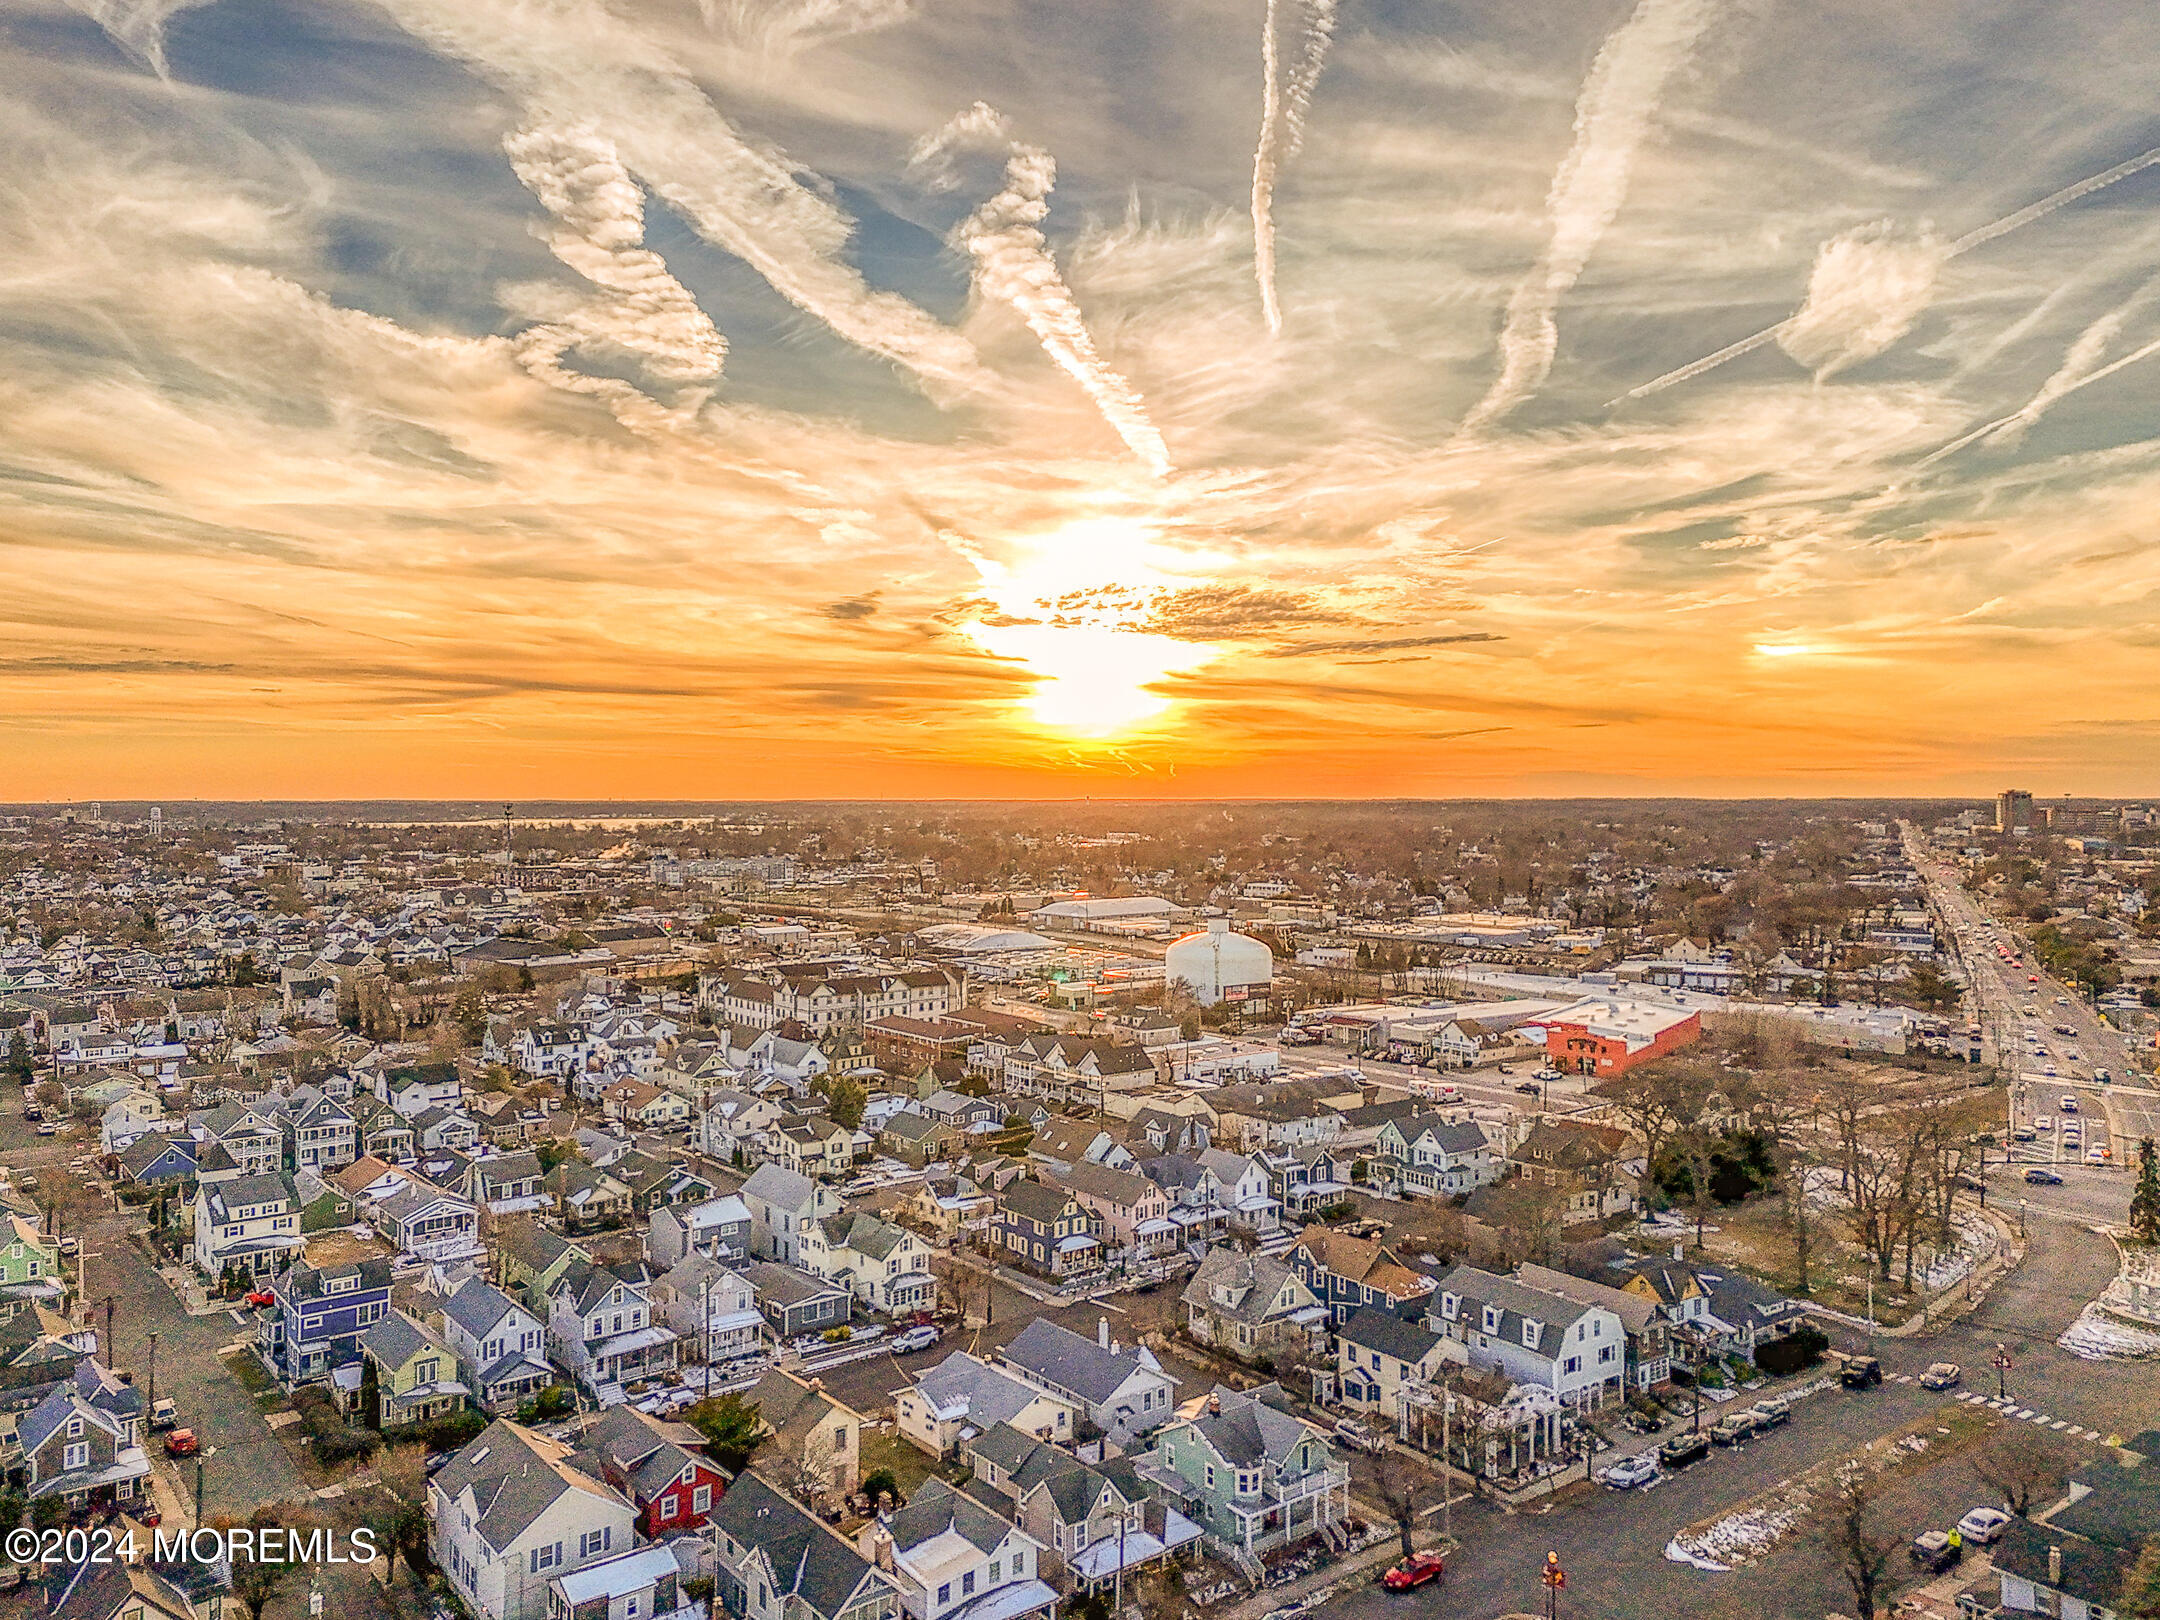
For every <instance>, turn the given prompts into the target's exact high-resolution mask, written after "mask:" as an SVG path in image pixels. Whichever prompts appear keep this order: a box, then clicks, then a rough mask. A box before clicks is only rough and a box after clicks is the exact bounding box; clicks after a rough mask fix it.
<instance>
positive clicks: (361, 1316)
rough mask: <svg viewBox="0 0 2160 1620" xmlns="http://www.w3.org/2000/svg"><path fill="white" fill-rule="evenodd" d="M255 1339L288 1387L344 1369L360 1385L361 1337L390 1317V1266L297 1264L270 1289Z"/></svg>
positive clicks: (385, 1262) (380, 1263)
mask: <svg viewBox="0 0 2160 1620" xmlns="http://www.w3.org/2000/svg"><path fill="white" fill-rule="evenodd" d="M270 1292H271V1293H273V1294H275V1295H276V1296H277V1303H276V1304H275V1305H272V1306H265V1307H264V1309H263V1312H262V1316H261V1319H260V1324H261V1325H260V1328H259V1330H258V1333H257V1341H258V1344H259V1346H260V1348H261V1350H262V1357H263V1360H264V1361H266V1362H268V1363H269V1364H270V1369H271V1371H273V1372H275V1373H276V1374H277V1375H278V1379H279V1381H280V1382H281V1383H283V1384H284V1385H285V1386H286V1387H287V1388H288V1389H290V1388H292V1387H294V1386H295V1385H299V1384H312V1383H316V1382H318V1381H320V1380H322V1379H325V1378H329V1377H331V1375H332V1374H333V1373H334V1372H335V1371H336V1370H337V1369H338V1368H341V1367H349V1368H351V1369H352V1371H351V1373H350V1374H349V1375H348V1376H350V1378H351V1381H352V1387H353V1390H354V1391H355V1392H357V1391H358V1389H359V1387H360V1382H359V1376H358V1375H359V1367H360V1335H361V1334H363V1333H365V1332H366V1331H367V1330H368V1329H369V1328H371V1327H373V1326H374V1325H375V1324H376V1323H378V1322H380V1321H382V1320H384V1319H385V1318H386V1317H388V1316H389V1314H390V1262H389V1261H388V1260H359V1261H355V1262H353V1263H351V1264H349V1265H342V1266H329V1267H326V1268H324V1269H322V1270H317V1269H316V1268H315V1267H313V1266H311V1265H309V1264H307V1263H306V1262H305V1261H296V1262H294V1263H293V1264H292V1265H291V1266H289V1267H287V1268H286V1270H285V1272H284V1274H283V1275H282V1276H280V1277H279V1278H278V1279H277V1280H276V1281H275V1282H273V1283H271V1285H270Z"/></svg>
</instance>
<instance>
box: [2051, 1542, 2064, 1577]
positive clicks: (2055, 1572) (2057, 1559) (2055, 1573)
mask: <svg viewBox="0 0 2160 1620" xmlns="http://www.w3.org/2000/svg"><path fill="white" fill-rule="evenodd" d="M2048 1585H2050V1586H2061V1585H2062V1548H2061V1546H2060V1545H2056V1546H2051V1547H2049V1548H2048Z"/></svg>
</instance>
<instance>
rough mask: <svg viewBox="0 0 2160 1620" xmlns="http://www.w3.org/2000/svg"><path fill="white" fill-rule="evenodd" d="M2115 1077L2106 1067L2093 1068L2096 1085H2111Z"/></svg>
mask: <svg viewBox="0 0 2160 1620" xmlns="http://www.w3.org/2000/svg"><path fill="white" fill-rule="evenodd" d="M2114 1079H2115V1077H2114V1076H2113V1075H2112V1074H2109V1073H2108V1072H2107V1070H2105V1069H2095V1070H2093V1084H2094V1085H2096V1086H2105V1085H2111V1084H2113V1083H2114Z"/></svg>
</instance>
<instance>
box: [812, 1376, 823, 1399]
mask: <svg viewBox="0 0 2160 1620" xmlns="http://www.w3.org/2000/svg"><path fill="white" fill-rule="evenodd" d="M810 1387H811V1388H812V1389H814V1390H816V1391H817V1392H818V1393H819V1394H820V1395H822V1394H824V1393H825V1380H824V1379H822V1378H813V1379H811V1380H810Z"/></svg>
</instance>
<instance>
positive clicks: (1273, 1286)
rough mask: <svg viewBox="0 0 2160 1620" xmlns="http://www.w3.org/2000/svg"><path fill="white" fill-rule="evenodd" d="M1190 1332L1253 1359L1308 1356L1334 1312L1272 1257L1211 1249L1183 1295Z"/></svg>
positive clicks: (1199, 1339)
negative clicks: (1287, 1355)
mask: <svg viewBox="0 0 2160 1620" xmlns="http://www.w3.org/2000/svg"><path fill="white" fill-rule="evenodd" d="M1182 1302H1183V1304H1184V1306H1185V1326H1186V1331H1187V1332H1189V1333H1191V1334H1192V1336H1193V1337H1194V1338H1195V1339H1197V1340H1198V1341H1199V1342H1200V1343H1202V1344H1205V1345H1212V1346H1213V1347H1215V1348H1216V1349H1218V1350H1226V1351H1228V1352H1229V1353H1230V1354H1232V1355H1235V1356H1241V1357H1244V1358H1246V1359H1248V1360H1249V1359H1252V1358H1254V1357H1258V1356H1266V1355H1277V1354H1282V1353H1285V1352H1288V1353H1293V1354H1297V1353H1303V1352H1305V1351H1308V1350H1310V1349H1311V1348H1313V1347H1314V1346H1315V1345H1316V1344H1318V1343H1319V1342H1321V1340H1322V1338H1323V1336H1324V1335H1325V1333H1326V1330H1327V1322H1328V1310H1327V1307H1326V1306H1325V1305H1323V1304H1321V1303H1320V1300H1319V1297H1318V1296H1317V1295H1315V1294H1314V1293H1313V1291H1312V1290H1311V1289H1310V1288H1308V1287H1306V1286H1305V1283H1304V1281H1303V1280H1302V1279H1301V1278H1300V1277H1299V1276H1298V1274H1297V1273H1296V1272H1295V1271H1294V1270H1292V1269H1291V1268H1290V1267H1289V1266H1288V1265H1286V1264H1285V1263H1284V1262H1282V1261H1281V1260H1278V1259H1276V1258H1275V1257H1274V1256H1273V1255H1271V1254H1265V1253H1261V1252H1259V1251H1255V1252H1253V1253H1251V1254H1245V1253H1241V1252H1240V1251H1238V1250H1236V1249H1210V1250H1209V1251H1208V1252H1207V1256H1206V1258H1205V1259H1203V1260H1202V1261H1201V1262H1200V1266H1199V1269H1198V1270H1196V1271H1195V1272H1194V1273H1193V1274H1192V1280H1191V1281H1190V1282H1188V1283H1187V1284H1186V1285H1185V1292H1184V1294H1183V1296H1182Z"/></svg>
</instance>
